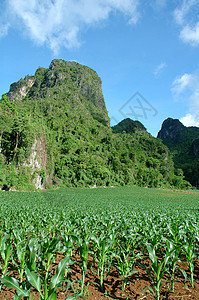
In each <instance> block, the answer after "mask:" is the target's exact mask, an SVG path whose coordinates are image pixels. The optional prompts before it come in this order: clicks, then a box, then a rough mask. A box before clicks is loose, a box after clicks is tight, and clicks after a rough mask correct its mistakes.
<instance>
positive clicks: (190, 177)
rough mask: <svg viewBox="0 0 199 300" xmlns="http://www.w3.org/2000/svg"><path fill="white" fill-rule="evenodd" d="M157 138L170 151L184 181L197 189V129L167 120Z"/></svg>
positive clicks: (198, 140)
mask: <svg viewBox="0 0 199 300" xmlns="http://www.w3.org/2000/svg"><path fill="white" fill-rule="evenodd" d="M158 138H160V139H162V141H163V143H164V144H165V145H166V146H167V147H168V148H169V149H170V152H171V153H172V156H173V161H174V163H175V167H176V168H180V169H182V170H183V173H184V175H185V179H186V180H187V181H189V182H190V183H191V184H192V185H193V186H195V187H199V128H198V127H186V126H184V125H183V124H182V123H181V122H180V121H179V120H177V119H172V118H168V119H166V120H165V121H164V122H163V124H162V128H161V130H160V131H159V133H158Z"/></svg>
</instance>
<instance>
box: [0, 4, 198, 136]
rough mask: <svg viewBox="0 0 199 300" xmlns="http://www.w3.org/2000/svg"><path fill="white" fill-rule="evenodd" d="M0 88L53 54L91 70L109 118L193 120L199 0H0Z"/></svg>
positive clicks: (154, 128) (155, 122)
mask: <svg viewBox="0 0 199 300" xmlns="http://www.w3.org/2000/svg"><path fill="white" fill-rule="evenodd" d="M0 53H1V55H0V68H1V71H0V83H1V84H0V95H2V94H3V93H6V92H8V90H9V86H10V84H11V83H13V82H15V81H18V80H19V79H20V78H23V77H25V76H26V75H27V74H29V75H33V74H34V73H35V71H36V69H37V68H38V67H45V68H47V67H49V65H50V62H51V60H52V59H54V58H62V59H64V60H67V61H69V60H70V61H71V60H75V61H77V62H79V63H81V64H84V65H87V66H89V67H91V68H93V69H94V70H95V71H97V73H98V75H99V76H100V77H101V79H102V90H103V94H104V98H105V102H106V107H107V110H108V112H109V117H110V118H111V125H115V124H116V122H119V121H121V120H122V119H123V118H124V117H130V118H132V119H138V120H139V121H141V122H142V123H143V124H144V125H145V127H146V128H147V129H148V131H149V132H150V133H151V134H152V135H154V136H156V135H157V132H158V131H159V129H160V127H161V124H162V122H163V120H164V119H166V118H167V117H172V118H178V119H180V120H181V121H182V122H183V123H184V124H185V125H187V126H199V1H198V0H172V1H171V0H103V1H102V0H0Z"/></svg>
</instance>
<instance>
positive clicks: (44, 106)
mask: <svg viewBox="0 0 199 300" xmlns="http://www.w3.org/2000/svg"><path fill="white" fill-rule="evenodd" d="M125 122H126V121H124V122H123V123H122V124H123V125H124V123H125ZM129 124H131V125H132V126H130V127H129ZM120 125H121V124H120ZM125 126H127V127H126V129H125V128H123V129H125V130H122V132H121V133H120V132H118V133H114V132H113V131H114V130H113V129H112V128H111V127H110V119H109V117H108V112H107V109H106V105H105V101H104V97H103V93H102V88H101V79H100V78H99V76H98V75H97V73H96V72H95V71H94V70H92V69H90V68H89V67H87V66H82V65H80V64H78V63H76V62H66V61H64V60H59V59H56V60H53V61H52V62H51V64H50V66H49V68H47V69H45V68H41V67H40V68H38V69H37V70H36V72H35V75H34V76H26V77H25V78H24V79H20V80H19V81H18V82H16V83H14V84H12V85H11V87H10V91H9V92H8V93H7V95H6V94H5V95H3V96H2V99H1V100H0V188H1V189H4V190H5V189H11V188H14V189H35V188H41V189H42V188H52V187H77V186H79V187H86V186H87V187H88V186H92V185H97V186H109V185H116V186H117V185H139V186H148V187H173V186H175V187H178V188H187V187H189V184H188V183H187V182H186V181H184V180H183V175H182V174H181V173H180V172H178V171H176V170H175V169H174V165H173V161H172V159H171V157H170V155H169V153H168V149H167V147H166V146H164V145H163V143H162V142H161V141H160V140H158V139H156V138H154V137H152V136H151V135H150V134H149V133H147V131H146V130H145V128H144V126H143V125H142V124H141V123H140V122H138V121H132V120H131V121H130V119H129V120H127V122H126V124H125ZM123 131H124V132H123Z"/></svg>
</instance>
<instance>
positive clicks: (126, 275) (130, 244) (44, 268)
mask: <svg viewBox="0 0 199 300" xmlns="http://www.w3.org/2000/svg"><path fill="white" fill-rule="evenodd" d="M42 195H43V194H41V196H40V198H39V201H37V200H35V203H34V202H29V201H24V200H23V199H16V201H11V200H10V199H8V201H5V202H4V201H3V202H2V203H1V204H0V209H1V212H0V222H1V223H0V224H1V226H0V229H1V232H0V262H1V285H0V288H1V290H3V289H4V288H5V286H7V287H8V288H11V289H12V290H13V291H14V293H15V296H14V299H15V300H16V299H21V298H23V299H33V298H32V297H33V294H34V293H35V292H36V291H37V295H38V297H39V299H44V300H47V299H48V300H54V299H56V298H57V295H58V292H59V290H60V288H61V289H62V290H63V291H67V290H70V291H73V296H70V297H68V298H67V299H77V298H78V297H80V296H82V297H84V296H85V279H86V276H87V273H88V269H89V270H91V271H92V272H93V274H95V278H96V284H98V285H99V289H100V290H101V291H102V292H106V290H105V285H104V281H105V279H106V277H107V276H108V275H109V274H110V272H111V270H112V268H114V269H115V270H116V272H117V274H118V276H120V280H121V283H122V290H123V291H125V290H126V288H127V286H128V283H129V280H130V279H131V278H132V277H133V276H134V274H135V273H136V272H137V271H136V270H137V267H138V266H139V267H142V268H144V269H145V270H146V272H147V274H148V276H149V277H150V278H151V284H150V285H149V286H146V288H145V292H146V291H147V290H148V291H149V292H150V293H151V294H152V295H153V296H154V298H155V299H160V298H161V288H162V283H163V280H165V278H167V285H168V288H169V289H170V291H174V289H175V281H176V280H177V279H178V277H179V276H181V277H183V278H184V282H185V283H186V282H190V284H191V286H192V288H194V274H196V273H195V270H194V267H195V263H196V261H197V260H198V258H199V215H198V211H197V210H186V209H175V210H174V209H165V208H160V207H159V208H157V207H156V208H155V207H153V208H151V209H141V208H139V209H134V208H131V207H130V205H127V206H123V205H121V206H120V205H118V204H117V205H115V207H114V206H109V204H108V203H107V205H104V203H103V202H102V205H101V207H100V206H99V205H98V206H97V207H95V206H94V205H93V206H92V205H87V204H86V203H84V205H82V207H81V201H79V202H78V206H77V205H72V204H70V205H69V204H67V203H66V202H64V201H60V202H59V201H58V199H54V200H53V201H51V202H47V201H46V199H42ZM74 203H75V204H77V203H76V202H75V201H74ZM47 204H49V205H47ZM182 263H183V264H185V265H186V266H187V268H186V270H188V272H185V269H184V268H182V267H181V266H182ZM74 265H78V266H79V268H80V269H81V277H80V280H79V282H78V287H79V288H78V289H75V288H74V286H76V284H77V282H74V281H73V280H72V276H71V272H72V268H73V266H74ZM137 275H138V276H139V274H137ZM127 296H129V297H130V296H131V295H127Z"/></svg>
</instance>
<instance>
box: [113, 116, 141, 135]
mask: <svg viewBox="0 0 199 300" xmlns="http://www.w3.org/2000/svg"><path fill="white" fill-rule="evenodd" d="M112 130H113V132H114V133H130V134H132V133H135V132H136V131H143V132H146V128H145V127H144V125H143V124H142V123H141V122H139V121H133V120H131V119H130V118H127V119H124V120H122V121H121V122H119V123H118V124H117V125H115V126H113V127H112Z"/></svg>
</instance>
